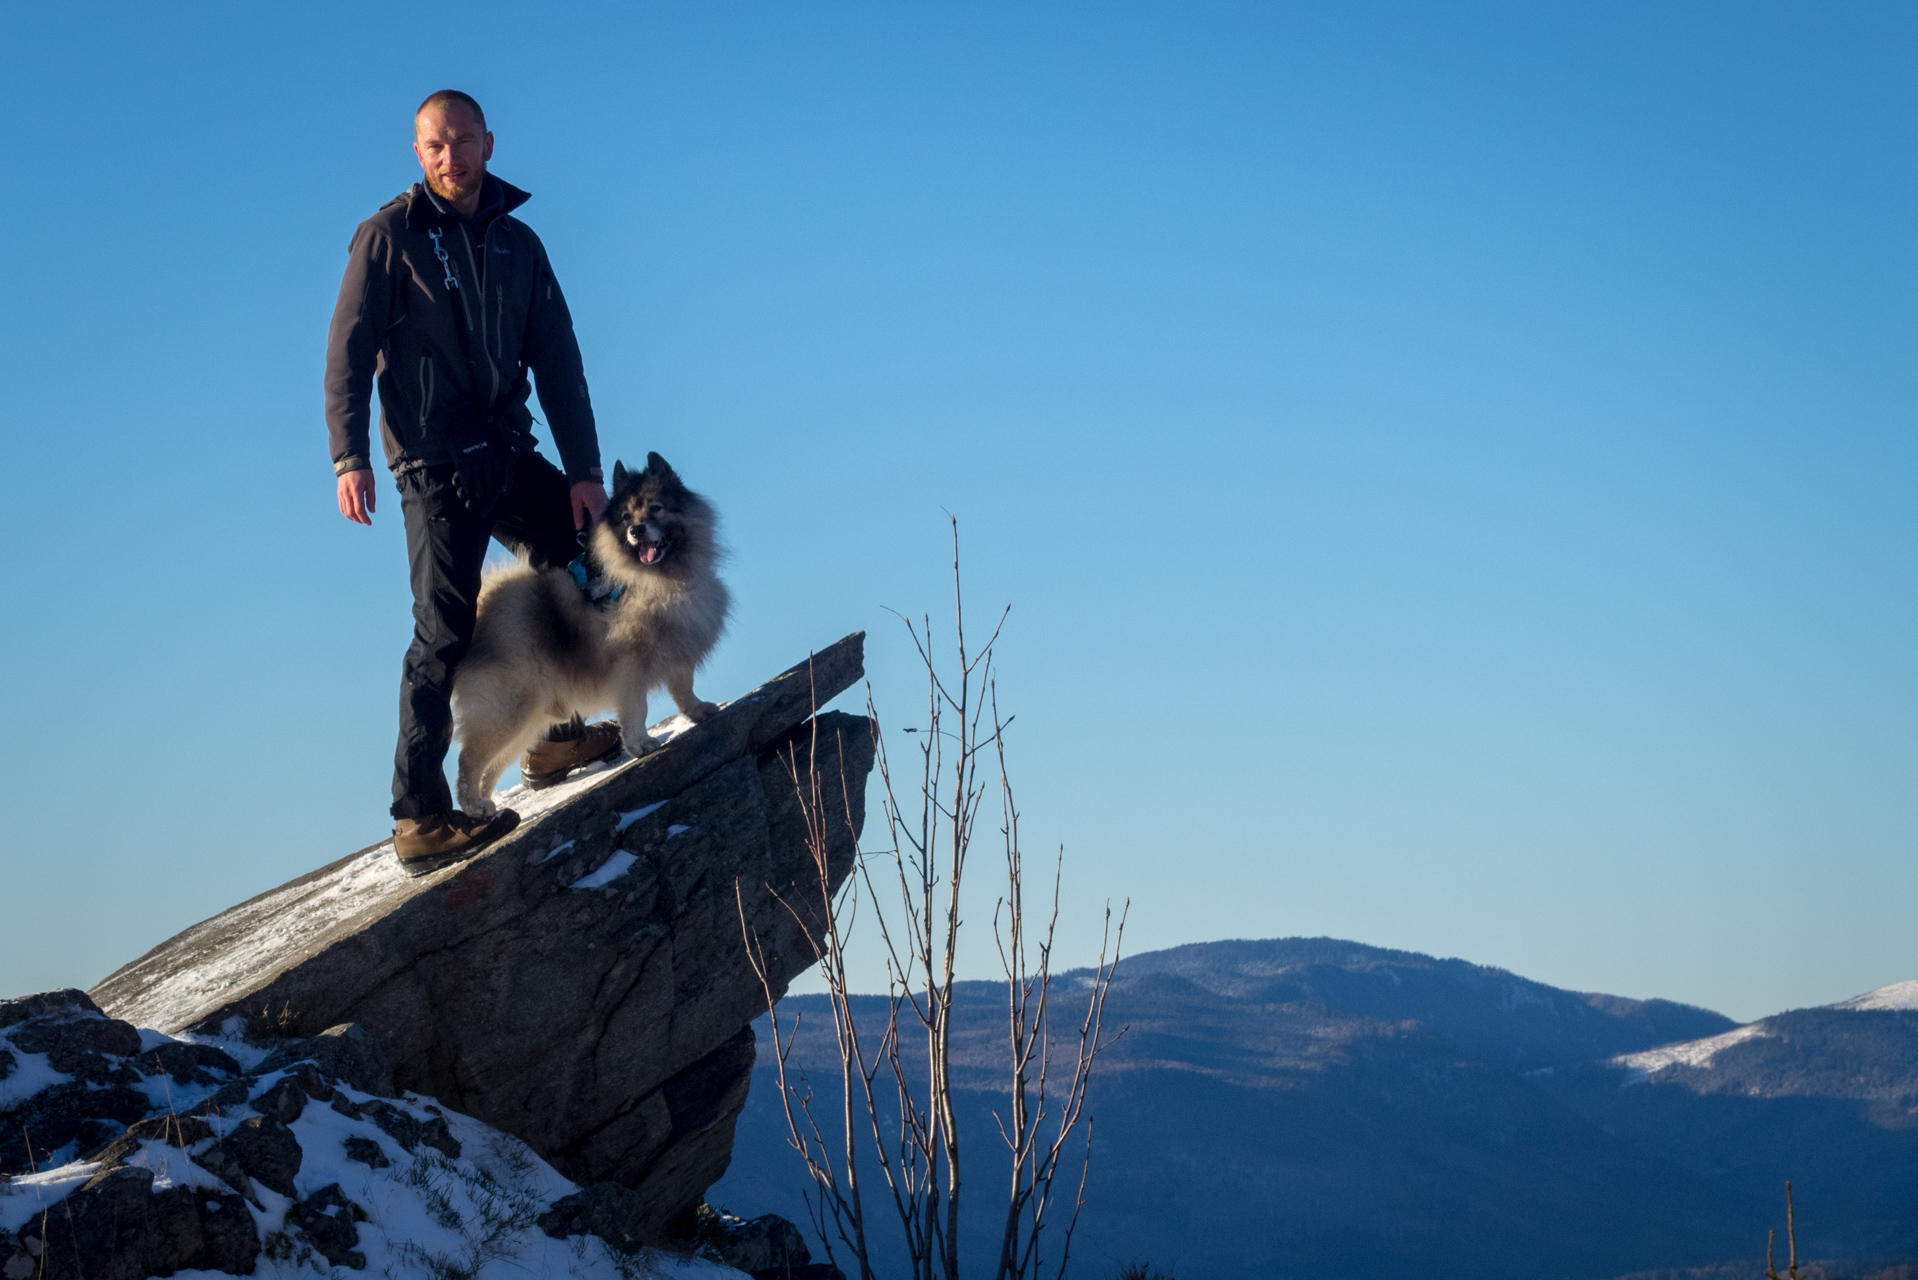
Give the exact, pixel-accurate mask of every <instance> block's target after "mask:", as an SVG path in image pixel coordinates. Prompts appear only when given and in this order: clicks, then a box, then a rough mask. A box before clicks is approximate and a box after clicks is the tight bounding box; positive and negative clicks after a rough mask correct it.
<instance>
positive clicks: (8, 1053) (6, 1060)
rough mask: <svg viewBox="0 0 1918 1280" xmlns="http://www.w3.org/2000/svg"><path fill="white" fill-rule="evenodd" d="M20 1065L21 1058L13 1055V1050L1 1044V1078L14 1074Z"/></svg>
mask: <svg viewBox="0 0 1918 1280" xmlns="http://www.w3.org/2000/svg"><path fill="white" fill-rule="evenodd" d="M18 1065H19V1060H18V1059H17V1058H15V1057H14V1056H13V1050H11V1049H9V1048H6V1047H5V1046H4V1045H0V1080H5V1079H6V1078H7V1077H8V1076H10V1075H12V1074H13V1072H14V1068H15V1067H17V1066H18Z"/></svg>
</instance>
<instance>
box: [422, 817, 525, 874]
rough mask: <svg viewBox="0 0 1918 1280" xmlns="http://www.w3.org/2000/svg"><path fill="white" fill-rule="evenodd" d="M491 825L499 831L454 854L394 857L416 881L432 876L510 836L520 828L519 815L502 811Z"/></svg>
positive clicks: (483, 836)
mask: <svg viewBox="0 0 1918 1280" xmlns="http://www.w3.org/2000/svg"><path fill="white" fill-rule="evenodd" d="M500 818H505V819H507V821H506V822H505V823H503V824H502V823H501V822H500ZM490 825H491V826H498V827H499V830H498V831H495V832H493V833H492V834H491V835H482V836H481V837H480V838H478V839H476V840H474V841H473V843H472V844H469V845H467V846H466V847H465V848H464V849H456V850H454V851H453V852H452V853H435V854H429V855H427V856H426V857H423V858H401V857H399V855H398V854H397V853H396V854H395V855H394V857H395V858H396V859H397V860H398V862H399V864H400V870H401V871H404V872H405V873H406V874H407V875H409V876H412V877H413V878H414V879H415V880H417V879H419V878H420V877H421V876H430V875H432V874H433V873H434V872H435V871H443V870H445V869H446V868H447V867H450V866H452V865H453V864H454V863H456V862H464V861H466V860H467V859H468V858H470V857H472V856H473V855H474V854H476V853H480V852H482V851H483V850H485V849H486V848H487V846H489V845H491V844H493V843H494V842H495V841H497V840H498V839H499V838H500V837H501V836H504V835H508V834H510V833H511V832H512V831H513V829H514V828H515V827H517V826H519V815H518V814H517V813H514V812H513V811H512V810H511V809H501V810H500V812H499V817H498V818H495V819H493V822H492V823H491V824H490Z"/></svg>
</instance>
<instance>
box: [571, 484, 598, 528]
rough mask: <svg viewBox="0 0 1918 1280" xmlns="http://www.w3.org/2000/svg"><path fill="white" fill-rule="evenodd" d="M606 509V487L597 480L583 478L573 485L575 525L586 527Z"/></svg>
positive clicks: (576, 526)
mask: <svg viewBox="0 0 1918 1280" xmlns="http://www.w3.org/2000/svg"><path fill="white" fill-rule="evenodd" d="M604 510H606V488H605V486H604V485H602V484H600V482H599V481H597V480H582V481H580V482H579V483H578V484H576V485H574V486H573V527H574V528H575V529H584V528H585V527H586V526H587V525H589V524H591V523H592V522H593V521H595V520H597V519H599V513H600V512H602V511H604Z"/></svg>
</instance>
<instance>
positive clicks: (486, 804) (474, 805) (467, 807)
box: [460, 796, 499, 818]
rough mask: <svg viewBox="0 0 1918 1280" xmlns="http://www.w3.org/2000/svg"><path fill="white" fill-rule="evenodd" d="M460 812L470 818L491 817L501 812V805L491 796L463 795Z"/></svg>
mask: <svg viewBox="0 0 1918 1280" xmlns="http://www.w3.org/2000/svg"><path fill="white" fill-rule="evenodd" d="M460 812H461V813H463V814H465V815H466V816H467V817H469V818H490V817H492V816H493V815H494V814H497V813H498V812H499V806H498V805H496V804H494V803H493V799H492V797H491V796H487V797H485V798H483V799H482V798H481V797H479V796H462V797H461V798H460Z"/></svg>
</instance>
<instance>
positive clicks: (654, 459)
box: [646, 453, 679, 481]
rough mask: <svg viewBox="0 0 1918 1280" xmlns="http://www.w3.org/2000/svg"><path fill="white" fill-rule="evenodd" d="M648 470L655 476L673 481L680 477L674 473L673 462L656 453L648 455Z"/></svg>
mask: <svg viewBox="0 0 1918 1280" xmlns="http://www.w3.org/2000/svg"><path fill="white" fill-rule="evenodd" d="M646 470H647V471H649V472H651V473H652V474H653V476H654V478H656V479H659V480H664V481H672V480H678V479H679V477H678V476H677V475H675V474H674V473H673V464H672V463H670V462H668V461H666V459H664V458H662V457H660V456H659V455H658V454H656V453H649V454H647V455H646Z"/></svg>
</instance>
